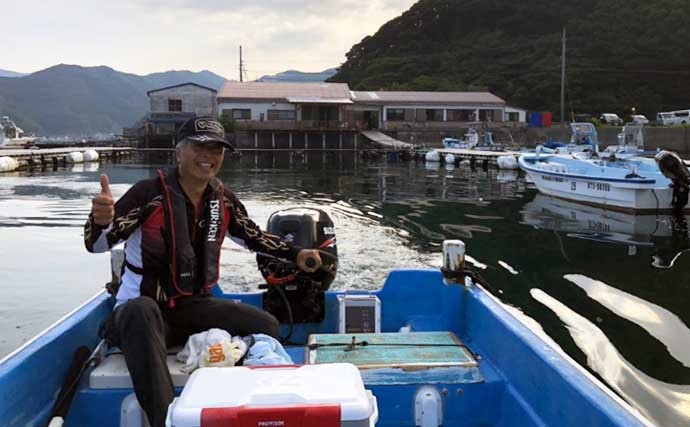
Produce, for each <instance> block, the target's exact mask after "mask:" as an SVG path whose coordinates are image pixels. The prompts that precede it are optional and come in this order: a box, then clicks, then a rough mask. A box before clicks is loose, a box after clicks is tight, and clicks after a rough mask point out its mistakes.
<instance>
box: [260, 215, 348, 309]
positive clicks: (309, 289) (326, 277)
mask: <svg viewBox="0 0 690 427" xmlns="http://www.w3.org/2000/svg"><path fill="white" fill-rule="evenodd" d="M266 231H267V232H268V233H270V234H273V235H277V236H280V237H281V238H283V239H284V240H286V241H288V242H290V243H291V244H293V245H295V246H298V247H301V248H304V249H318V250H319V253H320V256H321V268H319V269H318V270H316V271H315V272H313V273H307V272H304V271H302V270H300V269H299V267H298V266H297V264H296V263H294V262H290V261H285V260H281V259H277V258H273V257H269V256H266V255H262V254H258V255H257V256H256V261H257V264H258V267H259V271H261V274H262V276H263V277H264V279H266V285H262V286H261V287H262V288H266V289H267V291H266V293H265V294H264V298H263V300H264V309H265V310H267V311H268V312H270V313H271V314H273V315H274V316H276V317H277V318H278V320H280V321H281V322H290V321H291V322H294V323H307V322H320V321H322V320H323V318H324V313H325V304H324V299H325V298H324V293H325V292H326V291H327V290H328V288H329V287H330V285H331V283H333V280H334V279H335V276H336V273H337V269H338V248H337V246H336V240H335V228H334V225H333V221H331V218H330V217H329V216H328V214H327V213H326V212H324V211H322V210H320V209H314V208H291V209H285V210H281V211H278V212H275V213H273V214H272V215H271V216H270V217H269V219H268V224H267V226H266ZM286 304H287V305H289V310H288V307H286ZM290 314H291V316H290ZM290 317H292V318H291V319H290Z"/></svg>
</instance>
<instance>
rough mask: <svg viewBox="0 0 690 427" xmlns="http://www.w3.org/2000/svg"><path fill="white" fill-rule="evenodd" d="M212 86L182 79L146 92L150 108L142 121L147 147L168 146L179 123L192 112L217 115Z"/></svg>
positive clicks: (188, 117) (202, 114)
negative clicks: (186, 81)
mask: <svg viewBox="0 0 690 427" xmlns="http://www.w3.org/2000/svg"><path fill="white" fill-rule="evenodd" d="M217 94H218V92H217V91H216V90H215V89H212V88H209V87H206V86H202V85H199V84H196V83H182V84H179V85H174V86H167V87H163V88H159V89H154V90H150V91H148V92H147V95H148V96H149V103H150V108H151V109H150V112H149V114H148V116H147V118H146V124H145V132H144V133H145V138H146V141H145V145H146V146H147V147H170V146H172V145H173V143H174V135H175V133H176V132H177V129H179V127H180V125H181V124H182V123H184V122H185V121H186V120H189V119H190V118H192V117H195V116H212V117H216V116H217V115H218V109H217V108H218V104H217V101H216V98H217Z"/></svg>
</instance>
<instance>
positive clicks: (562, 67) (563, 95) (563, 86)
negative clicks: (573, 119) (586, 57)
mask: <svg viewBox="0 0 690 427" xmlns="http://www.w3.org/2000/svg"><path fill="white" fill-rule="evenodd" d="M562 42H563V47H562V50H561V127H563V126H565V27H563V39H562Z"/></svg>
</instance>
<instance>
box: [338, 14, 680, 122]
mask: <svg viewBox="0 0 690 427" xmlns="http://www.w3.org/2000/svg"><path fill="white" fill-rule="evenodd" d="M688 22H690V1H688V0H608V1H596V0H549V1H546V0H528V1H514V0H420V1H419V2H417V3H416V4H415V5H414V6H412V7H411V8H410V10H408V11H407V12H405V13H403V14H402V16H400V17H398V18H396V19H393V20H392V21H389V22H388V23H386V24H385V25H383V26H382V27H381V28H380V29H379V31H378V32H377V33H376V34H374V35H373V36H369V37H366V38H364V39H363V40H362V41H361V42H360V43H358V44H357V45H355V46H354V47H352V49H351V50H350V51H349V52H348V53H347V61H346V62H345V63H344V64H343V65H342V66H341V67H340V70H339V72H338V73H337V74H336V75H335V76H334V77H333V78H332V79H331V81H337V82H347V83H349V84H350V87H351V88H353V89H360V90H363V89H369V90H376V89H388V90H431V91H436V90H477V89H482V90H489V91H491V92H493V93H495V94H496V95H498V96H500V97H501V98H503V99H505V100H507V101H508V103H509V104H510V105H514V106H518V107H523V108H528V109H531V110H549V111H553V112H555V113H556V115H557V116H558V115H559V111H560V84H561V38H562V30H563V27H566V28H567V55H566V58H567V66H566V70H567V72H566V81H567V84H566V86H567V90H566V110H567V111H570V110H572V111H574V112H575V113H590V114H596V113H601V112H618V113H629V112H630V109H631V108H632V107H635V108H636V109H637V111H638V112H642V113H644V114H647V115H651V116H653V115H655V114H656V112H658V111H665V110H671V109H680V108H688V107H690V95H689V94H690V43H688V40H690V26H689V25H687V23H688Z"/></svg>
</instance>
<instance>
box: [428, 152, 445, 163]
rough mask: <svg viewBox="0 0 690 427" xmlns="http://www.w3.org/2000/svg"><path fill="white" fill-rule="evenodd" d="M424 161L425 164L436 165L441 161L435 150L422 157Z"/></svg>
mask: <svg viewBox="0 0 690 427" xmlns="http://www.w3.org/2000/svg"><path fill="white" fill-rule="evenodd" d="M424 160H426V161H427V162H434V163H438V162H440V161H441V155H440V154H439V153H438V151H436V150H432V151H429V152H428V153H426V154H425V155H424Z"/></svg>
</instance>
